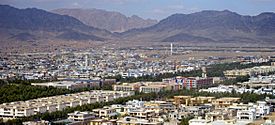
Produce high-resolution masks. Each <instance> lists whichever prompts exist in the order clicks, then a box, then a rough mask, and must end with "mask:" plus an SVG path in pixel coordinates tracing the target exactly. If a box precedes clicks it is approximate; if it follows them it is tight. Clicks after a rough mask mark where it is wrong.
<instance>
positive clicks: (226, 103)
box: [212, 97, 241, 108]
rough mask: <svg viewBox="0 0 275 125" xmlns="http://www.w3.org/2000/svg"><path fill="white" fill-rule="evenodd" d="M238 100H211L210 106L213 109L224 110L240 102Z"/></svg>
mask: <svg viewBox="0 0 275 125" xmlns="http://www.w3.org/2000/svg"><path fill="white" fill-rule="evenodd" d="M240 100H241V99H240V98H232V97H224V98H219V99H215V100H213V101H212V104H213V105H214V106H215V108H224V107H228V106H230V105H232V104H233V103H237V102H240Z"/></svg>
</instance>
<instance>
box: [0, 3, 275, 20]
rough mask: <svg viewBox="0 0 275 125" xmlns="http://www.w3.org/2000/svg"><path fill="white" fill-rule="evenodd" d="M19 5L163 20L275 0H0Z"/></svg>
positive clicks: (265, 8)
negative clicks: (169, 17)
mask: <svg viewBox="0 0 275 125" xmlns="http://www.w3.org/2000/svg"><path fill="white" fill-rule="evenodd" d="M0 4H8V5H12V6H15V7H18V8H27V7H36V8H41V9H45V10H53V9H59V8H86V9H90V8H98V9H104V10H108V11H117V12H120V13H122V14H125V15H127V16H132V15H138V16H140V17H142V18H144V19H147V18H151V19H157V20H161V19H164V18H166V17H168V16H169V15H172V14H174V13H185V14H186V13H193V12H199V11H202V10H226V9H227V10H230V11H233V12H237V13H239V14H242V15H258V14H260V13H262V12H274V11H275V7H274V5H275V0H0Z"/></svg>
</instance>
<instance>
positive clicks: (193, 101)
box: [174, 96, 215, 106]
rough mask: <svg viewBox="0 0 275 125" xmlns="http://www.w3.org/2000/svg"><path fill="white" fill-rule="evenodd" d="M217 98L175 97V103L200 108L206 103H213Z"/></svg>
mask: <svg viewBox="0 0 275 125" xmlns="http://www.w3.org/2000/svg"><path fill="white" fill-rule="evenodd" d="M214 99H215V97H202V96H200V97H193V98H192V97H191V96H174V102H175V104H176V105H180V104H183V105H186V106H198V105H201V104H205V103H211V102H212V100H214Z"/></svg>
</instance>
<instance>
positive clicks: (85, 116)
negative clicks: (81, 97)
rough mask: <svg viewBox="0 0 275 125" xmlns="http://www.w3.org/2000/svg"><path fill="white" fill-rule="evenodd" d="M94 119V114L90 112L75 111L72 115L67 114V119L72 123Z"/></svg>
mask: <svg viewBox="0 0 275 125" xmlns="http://www.w3.org/2000/svg"><path fill="white" fill-rule="evenodd" d="M94 118H95V114H94V113H92V112H88V111H86V112H80V111H75V112H74V113H68V119H69V120H73V121H81V122H84V121H88V120H91V119H94Z"/></svg>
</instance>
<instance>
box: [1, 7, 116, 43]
mask: <svg viewBox="0 0 275 125" xmlns="http://www.w3.org/2000/svg"><path fill="white" fill-rule="evenodd" d="M0 19H1V20H0V36H1V38H2V39H1V40H19V41H20V40H37V39H51V40H56V39H66V40H68V38H69V39H70V40H92V41H97V40H105V39H108V38H110V37H113V34H112V33H111V32H109V31H107V30H102V29H98V28H94V27H91V26H87V25H85V24H83V23H82V22H81V21H79V20H77V19H75V18H73V17H70V16H66V15H59V14H54V13H50V12H47V11H45V10H41V9H36V8H27V9H17V8H14V7H11V6H8V5H0ZM103 36H104V38H103Z"/></svg>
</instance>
